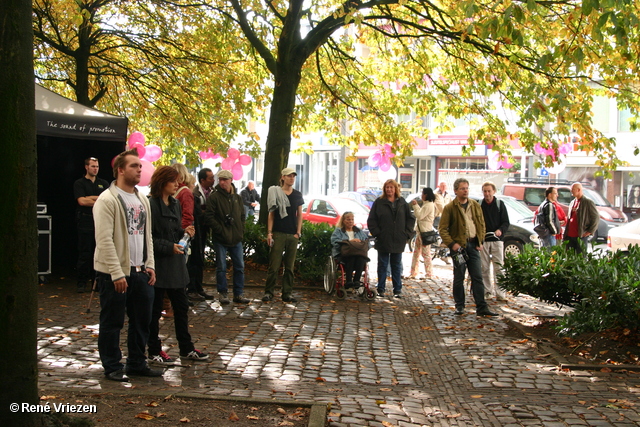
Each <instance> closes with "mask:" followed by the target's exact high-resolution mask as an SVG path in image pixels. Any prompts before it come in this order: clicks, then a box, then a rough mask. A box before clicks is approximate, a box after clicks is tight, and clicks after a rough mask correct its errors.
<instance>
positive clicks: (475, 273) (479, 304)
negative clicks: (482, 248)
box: [453, 244, 487, 312]
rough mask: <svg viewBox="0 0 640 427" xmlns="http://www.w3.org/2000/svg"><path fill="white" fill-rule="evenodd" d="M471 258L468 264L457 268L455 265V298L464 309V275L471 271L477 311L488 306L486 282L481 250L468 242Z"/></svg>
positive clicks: (456, 302) (468, 251) (457, 304)
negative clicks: (483, 279) (483, 274)
mask: <svg viewBox="0 0 640 427" xmlns="http://www.w3.org/2000/svg"><path fill="white" fill-rule="evenodd" d="M465 250H466V251H467V255H469V260H468V261H467V263H466V264H463V265H462V266H460V267H458V268H456V267H455V266H454V267H453V300H454V301H455V304H456V308H460V309H463V308H464V304H465V290H464V276H465V272H466V271H467V270H468V271H469V276H471V290H472V292H473V299H474V301H475V303H476V312H479V311H483V310H485V309H486V308H487V302H486V301H485V300H484V283H483V281H482V259H481V258H480V252H478V250H477V249H476V247H475V244H468V245H467V246H466V248H465Z"/></svg>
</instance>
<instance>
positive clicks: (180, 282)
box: [148, 166, 209, 364]
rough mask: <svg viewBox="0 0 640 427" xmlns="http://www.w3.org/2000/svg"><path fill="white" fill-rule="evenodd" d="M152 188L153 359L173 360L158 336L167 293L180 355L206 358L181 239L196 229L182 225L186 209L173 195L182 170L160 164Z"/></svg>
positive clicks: (150, 338)
mask: <svg viewBox="0 0 640 427" xmlns="http://www.w3.org/2000/svg"><path fill="white" fill-rule="evenodd" d="M150 187H151V190H150V196H151V200H150V201H149V203H150V205H151V223H152V229H151V232H152V233H153V252H154V256H155V262H156V284H155V286H154V291H155V297H154V301H153V308H152V311H151V325H150V327H149V341H148V345H149V361H150V362H154V363H158V364H167V363H172V362H173V360H172V359H171V357H169V355H168V354H167V353H166V352H164V351H163V350H162V342H161V341H160V338H159V337H158V333H159V329H160V325H159V321H160V315H161V312H162V300H163V298H164V295H165V293H166V295H167V296H168V297H169V299H170V300H171V305H172V306H173V314H174V323H175V328H176V338H177V340H178V346H179V347H180V357H181V358H187V359H193V360H206V359H208V358H209V356H208V355H207V354H204V353H202V352H200V351H198V350H196V349H195V348H194V346H193V342H191V335H190V334H189V318H188V310H189V301H188V300H187V294H186V286H187V283H189V274H188V273H187V265H186V263H185V259H184V252H183V250H182V246H180V245H179V244H178V242H179V241H180V238H181V237H182V236H183V235H184V233H185V232H186V233H188V234H189V235H190V236H192V237H193V235H194V234H195V230H194V228H193V226H192V225H190V226H188V227H187V228H186V229H182V227H181V221H182V211H181V209H180V204H179V203H178V201H177V200H176V199H174V198H173V194H175V192H176V190H177V189H178V171H176V170H175V169H173V168H172V167H170V166H161V167H159V168H158V169H156V171H155V172H154V173H153V176H152V177H151V184H150Z"/></svg>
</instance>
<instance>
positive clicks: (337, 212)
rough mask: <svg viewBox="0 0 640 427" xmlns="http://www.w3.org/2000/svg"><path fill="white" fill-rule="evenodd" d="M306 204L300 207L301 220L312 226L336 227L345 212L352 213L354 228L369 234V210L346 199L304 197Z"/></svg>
mask: <svg viewBox="0 0 640 427" xmlns="http://www.w3.org/2000/svg"><path fill="white" fill-rule="evenodd" d="M305 201H306V203H305V204H304V205H303V206H302V219H303V220H304V221H309V222H311V223H314V224H318V223H320V222H326V223H327V224H329V225H332V226H334V227H335V226H336V224H338V221H340V217H341V216H342V215H343V214H344V213H345V212H353V215H354V219H355V225H356V227H359V228H361V229H362V230H364V231H365V232H366V233H367V234H369V228H368V227H367V219H368V218H369V208H368V207H366V206H364V205H362V204H361V203H358V202H356V201H355V200H351V199H348V198H346V197H331V196H324V197H309V196H307V197H305Z"/></svg>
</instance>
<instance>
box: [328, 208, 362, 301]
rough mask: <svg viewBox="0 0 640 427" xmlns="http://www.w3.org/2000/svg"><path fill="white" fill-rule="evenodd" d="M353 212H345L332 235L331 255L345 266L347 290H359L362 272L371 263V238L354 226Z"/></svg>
mask: <svg viewBox="0 0 640 427" xmlns="http://www.w3.org/2000/svg"><path fill="white" fill-rule="evenodd" d="M354 223H355V219H354V216H353V212H345V213H344V214H343V215H342V216H341V217H340V220H339V221H338V224H337V225H336V229H335V231H334V232H333V234H332V235H331V255H332V256H333V257H334V259H335V260H336V262H337V263H341V264H343V265H344V274H345V276H346V279H345V282H346V285H345V288H346V289H349V288H359V287H360V286H361V283H360V278H361V277H362V272H363V271H364V268H365V266H366V264H367V262H368V261H369V258H368V257H367V252H368V251H369V238H368V237H367V235H366V233H365V232H364V231H362V230H361V229H359V228H358V227H356V226H355V225H354Z"/></svg>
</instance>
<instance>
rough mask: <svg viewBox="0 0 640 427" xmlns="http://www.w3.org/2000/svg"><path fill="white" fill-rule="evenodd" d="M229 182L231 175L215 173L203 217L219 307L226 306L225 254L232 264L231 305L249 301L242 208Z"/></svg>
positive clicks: (239, 199)
mask: <svg viewBox="0 0 640 427" xmlns="http://www.w3.org/2000/svg"><path fill="white" fill-rule="evenodd" d="M232 180H233V174H232V173H231V172H229V171H227V170H221V171H220V172H218V185H216V187H215V188H214V190H213V191H212V192H211V195H210V196H209V198H208V199H207V208H206V210H205V212H204V218H205V224H206V226H207V227H211V238H212V240H213V248H214V250H215V252H216V282H217V287H218V293H219V294H220V304H229V296H228V287H227V253H228V254H229V256H230V257H231V262H232V264H233V302H235V303H238V304H246V303H248V302H249V300H248V299H247V298H245V297H244V258H243V256H244V251H243V248H242V240H243V239H244V220H245V215H244V205H243V204H242V198H241V197H240V196H239V195H238V193H237V191H236V187H235V186H234V185H233V182H232Z"/></svg>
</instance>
